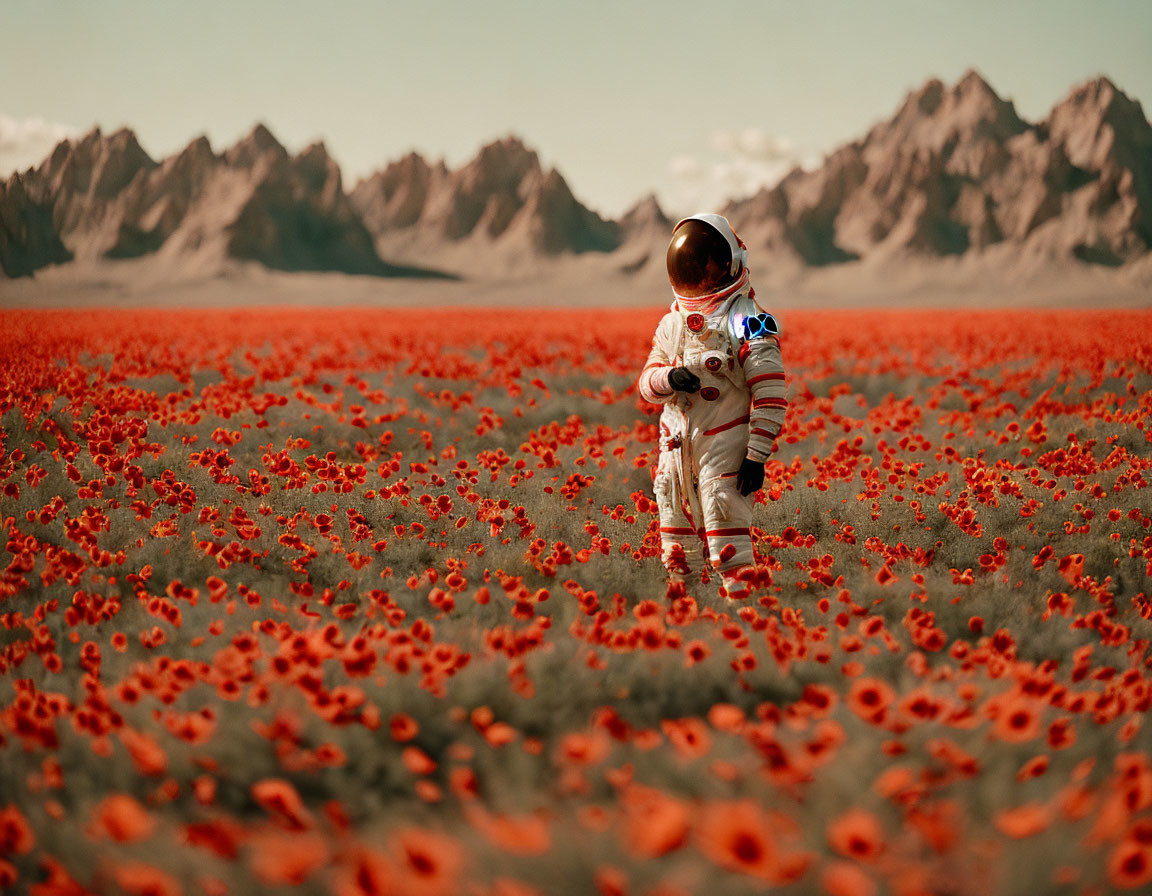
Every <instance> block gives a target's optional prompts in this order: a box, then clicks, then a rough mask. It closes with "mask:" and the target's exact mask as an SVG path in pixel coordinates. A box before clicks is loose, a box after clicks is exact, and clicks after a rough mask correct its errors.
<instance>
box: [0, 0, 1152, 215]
mask: <svg viewBox="0 0 1152 896" xmlns="http://www.w3.org/2000/svg"><path fill="white" fill-rule="evenodd" d="M1150 48H1152V2H1149V0H1097V2H1093V3H1089V2H1087V0H1082V2H1070V0H1027V2H1016V3H1012V2H1004V0H1001V2H992V0H967V2H955V0H951V2H936V0H920V2H914V0H888V2H881V0H875V2H872V3H860V2H836V3H833V2H819V0H814V2H799V0H794V2H761V3H757V2H755V0H744V2H729V0H700V2H695V3H685V2H679V0H663V2H636V3H624V2H619V3H610V2H604V0H584V2H572V3H560V2H548V0H536V2H511V0H484V2H475V0H472V2H467V0H423V2H421V0H411V2H406V3H403V4H400V3H391V2H378V3H370V2H352V0H344V2H330V3H320V2H316V0H311V2H297V0H275V2H273V0H252V2H240V0H233V2H224V0H195V2H181V3H175V2H161V0H153V2H144V0H103V2H101V0H4V3H3V4H2V6H0V85H3V89H2V91H0V161H3V162H11V159H12V158H15V150H14V149H13V147H14V146H15V147H16V149H19V148H20V147H19V145H20V144H21V140H24V138H27V140H29V141H30V140H31V139H32V138H33V137H35V136H36V135H37V134H39V133H40V132H42V131H50V130H51V126H52V125H64V126H67V127H70V128H73V129H79V130H86V129H87V128H88V127H90V126H91V125H93V124H99V125H100V127H101V128H102V129H104V130H105V131H111V130H114V129H115V128H117V127H119V126H121V125H127V126H130V127H132V128H133V129H134V130H135V131H136V133H137V135H138V136H139V138H140V141H141V143H142V144H143V146H144V148H145V149H146V150H148V152H149V153H151V154H152V156H153V157H155V158H160V157H162V156H164V155H167V154H169V153H172V152H174V151H176V150H178V149H180V148H181V147H182V146H184V145H185V144H186V143H187V142H188V141H189V140H190V139H191V138H192V137H194V136H195V135H197V134H199V133H206V134H207V135H208V136H209V138H210V139H211V141H212V144H213V146H214V147H215V148H216V149H217V150H219V149H221V148H222V147H224V146H226V145H228V144H229V143H231V142H233V141H234V140H236V139H237V138H238V137H240V136H241V135H243V134H244V133H246V132H247V131H248V130H250V129H251V127H252V125H253V124H254V123H255V122H256V121H258V120H261V121H264V122H265V123H266V124H268V126H269V127H270V128H271V129H272V131H273V132H274V133H275V134H276V135H277V136H278V137H279V138H280V140H281V141H282V142H283V143H284V144H285V145H286V146H287V147H288V148H289V149H291V150H298V149H301V148H302V147H303V146H304V145H305V144H307V143H308V142H310V141H311V140H313V139H316V138H323V139H324V141H325V143H326V144H327V146H328V148H329V150H330V151H331V152H332V154H333V155H334V156H335V157H336V159H337V160H338V161H339V162H340V163H341V165H342V167H343V169H344V175H345V179H346V180H347V182H348V184H347V185H348V186H349V187H350V186H351V185H352V184H353V183H354V182H355V180H356V179H357V177H359V176H362V175H364V174H366V173H368V172H370V171H371V170H373V169H374V168H376V167H379V166H381V165H383V164H384V163H386V162H387V161H389V160H391V159H394V158H396V157H398V156H399V155H401V154H403V153H404V152H406V151H408V150H410V149H416V150H418V151H419V152H421V153H423V154H424V155H425V156H426V157H429V158H439V157H444V158H445V159H446V160H447V161H448V163H449V164H450V165H455V164H459V163H461V162H463V161H464V160H466V159H467V158H469V157H471V156H472V155H473V154H474V153H475V151H476V150H477V149H478V148H479V147H480V145H481V144H483V143H484V142H487V141H489V140H491V139H494V138H497V137H501V136H504V135H506V134H508V133H515V134H517V135H519V136H520V137H522V138H523V139H524V140H525V141H526V142H527V143H528V144H529V145H530V146H531V147H533V148H534V149H536V150H537V151H538V152H539V153H540V156H541V158H542V160H543V161H544V163H545V164H546V165H554V166H556V167H557V168H558V169H559V170H560V172H561V173H562V174H563V175H564V176H565V178H566V179H567V180H568V182H569V184H570V185H571V187H572V189H573V191H574V192H575V193H576V195H577V196H578V197H579V198H580V199H582V200H583V201H584V202H585V203H587V204H588V205H590V206H591V207H593V208H595V209H596V210H598V211H600V212H601V213H604V214H609V215H616V214H619V213H620V212H621V211H623V210H624V209H625V208H626V207H627V206H629V205H631V204H632V203H633V202H634V201H635V200H636V199H638V198H639V197H640V196H642V195H643V194H645V193H647V192H649V191H656V192H657V195H658V196H659V197H660V198H661V200H662V202H664V203H665V205H666V206H672V208H671V209H670V210H671V211H674V212H675V211H683V212H688V211H696V210H698V209H697V208H696V207H695V206H696V205H697V204H699V203H702V202H718V201H719V199H720V194H721V193H724V192H733V191H735V192H740V191H742V190H747V191H751V189H752V188H753V187H754V186H755V183H756V182H757V181H760V180H763V179H771V178H774V177H778V176H779V175H780V174H781V173H783V170H784V169H785V168H786V167H787V166H788V165H790V164H791V163H793V162H794V161H797V160H804V159H810V160H816V161H818V160H819V158H820V157H821V156H822V155H823V154H824V153H825V152H827V151H830V150H831V149H833V148H835V147H836V146H837V145H839V144H841V143H843V142H845V141H847V140H850V139H853V138H855V137H858V136H860V135H862V134H863V132H864V131H865V130H866V129H867V128H868V127H869V126H870V125H872V124H874V123H875V122H876V121H878V120H880V119H881V118H884V117H886V116H888V115H890V114H891V113H892V112H893V111H894V109H895V108H896V106H897V105H898V104H899V102H900V101H901V99H902V98H903V96H904V95H905V94H906V93H907V92H908V91H909V90H912V89H914V88H916V87H918V86H919V85H920V84H922V83H923V82H924V81H925V80H926V79H927V78H929V77H932V76H936V77H940V78H942V79H943V80H944V81H945V82H948V83H951V82H953V81H955V80H957V79H958V78H959V77H960V76H961V75H962V74H963V72H964V71H965V69H967V68H968V67H970V66H974V67H976V68H977V69H978V70H979V71H980V72H981V73H982V74H983V75H984V76H985V77H986V78H987V79H988V81H989V82H990V83H991V84H992V86H993V87H994V88H995V89H996V90H997V92H998V93H1000V95H1001V96H1004V97H1007V98H1010V99H1012V100H1013V101H1014V102H1015V103H1016V107H1017V110H1018V111H1019V112H1020V114H1021V115H1022V116H1023V117H1024V118H1026V119H1029V120H1035V119H1038V118H1041V117H1043V116H1044V115H1045V114H1046V113H1047V111H1048V110H1049V108H1050V107H1051V106H1052V105H1053V104H1054V103H1056V102H1058V101H1059V100H1060V99H1061V98H1062V97H1064V96H1065V95H1066V94H1067V93H1068V91H1069V90H1070V88H1071V87H1072V86H1073V85H1074V84H1077V83H1079V82H1082V81H1084V80H1086V79H1088V78H1091V77H1094V76H1096V75H1098V74H1106V75H1108V76H1109V77H1110V78H1112V80H1113V81H1115V82H1116V83H1117V84H1118V85H1119V86H1120V88H1121V89H1123V90H1124V91H1125V92H1127V93H1128V94H1129V95H1130V96H1133V97H1135V98H1136V99H1139V100H1141V101H1143V102H1144V104H1145V106H1147V104H1148V103H1149V102H1152V52H1150ZM1146 113H1147V109H1146ZM29 119H42V121H41V122H39V123H36V122H29ZM25 142H27V141H25ZM49 145H50V142H49ZM42 154H43V153H42V152H38V153H37V155H36V158H39V157H40V155H42ZM12 164H16V163H12ZM12 164H9V165H8V167H9V168H10V167H12ZM19 164H27V162H19ZM6 173H7V172H6V171H4V172H0V176H4V175H5V174H6ZM677 205H689V206H693V207H691V208H677V207H676V206H677Z"/></svg>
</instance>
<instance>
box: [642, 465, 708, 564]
mask: <svg viewBox="0 0 1152 896" xmlns="http://www.w3.org/2000/svg"><path fill="white" fill-rule="evenodd" d="M680 456H681V455H680V452H679V450H678V449H676V448H669V449H662V450H661V451H660V461H659V464H658V466H657V468H656V478H655V480H654V481H653V483H652V489H653V491H654V493H655V495H656V505H657V507H658V508H659V510H660V544H661V552H660V558H661V561H662V562H663V564H664V568H665V569H667V570H668V579H669V581H673V582H684V583H685V584H696V583H699V582H700V580H701V574H702V571H703V569H704V559H705V558H704V544H703V542H702V541H701V540H700V536H699V533H698V531H697V529H696V527H695V525H694V524H693V520H692V518H691V517H690V516H689V513H690V510H689V506H690V505H689V502H688V499H687V495H685V494H684V484H683V481H682V476H681V471H680V469H679V461H680Z"/></svg>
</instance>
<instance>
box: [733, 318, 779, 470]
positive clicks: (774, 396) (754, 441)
mask: <svg viewBox="0 0 1152 896" xmlns="http://www.w3.org/2000/svg"><path fill="white" fill-rule="evenodd" d="M742 348H743V351H742V352H741V357H742V359H743V364H744V382H745V383H746V384H747V386H748V391H749V392H750V393H751V396H752V408H751V411H750V412H749V420H748V453H747V457H748V459H749V460H754V461H760V462H763V461H766V460H768V455H769V454H770V453H771V451H772V444H773V443H774V442H775V441H776V437H777V436H778V435H780V430H781V429H782V428H783V426H784V412H785V410H787V408H788V399H787V398H785V397H784V362H783V360H782V359H781V357H780V340H779V338H778V337H777V336H768V337H765V338H762V339H752V340H749V341H748V342H746V343H744V346H742Z"/></svg>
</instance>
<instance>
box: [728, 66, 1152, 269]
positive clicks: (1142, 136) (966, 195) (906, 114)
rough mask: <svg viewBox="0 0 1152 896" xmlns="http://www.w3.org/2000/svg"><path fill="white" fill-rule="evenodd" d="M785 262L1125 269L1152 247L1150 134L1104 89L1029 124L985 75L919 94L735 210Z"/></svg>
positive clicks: (745, 230) (1083, 91) (750, 235)
mask: <svg viewBox="0 0 1152 896" xmlns="http://www.w3.org/2000/svg"><path fill="white" fill-rule="evenodd" d="M724 214H726V215H727V216H728V217H729V219H730V220H731V221H732V222H733V225H734V226H735V227H736V228H737V230H738V231H739V232H740V233H741V236H742V237H743V238H744V239H745V240H746V241H748V242H749V245H750V246H754V247H755V248H758V249H762V250H767V251H768V252H769V253H770V254H771V255H772V256H773V257H774V258H775V260H776V261H777V262H778V263H781V262H782V263H784V264H792V265H796V266H809V267H812V266H825V265H834V264H838V263H841V262H845V261H850V260H853V259H866V258H870V257H871V258H877V259H882V260H885V261H897V260H900V259H902V258H905V259H906V258H908V257H909V256H919V257H947V256H961V255H965V254H966V253H971V252H979V251H981V250H985V249H989V248H991V247H995V246H1010V247H1012V249H1013V252H1015V253H1019V254H1024V255H1042V256H1044V257H1048V258H1056V259H1059V258H1064V259H1069V258H1075V259H1079V260H1081V261H1084V262H1088V263H1092V264H1100V265H1106V266H1119V265H1122V264H1125V263H1126V262H1131V261H1134V260H1137V259H1139V258H1141V257H1143V256H1146V255H1147V253H1148V252H1149V250H1150V249H1152V126H1150V125H1149V123H1148V121H1147V119H1146V118H1145V116H1144V113H1143V110H1142V109H1141V107H1140V104H1139V103H1138V102H1136V101H1134V100H1132V99H1130V98H1129V97H1128V96H1126V95H1125V94H1124V93H1123V91H1121V90H1120V89H1119V88H1117V87H1116V86H1115V85H1114V84H1113V83H1112V82H1111V81H1109V80H1108V79H1106V78H1099V79H1097V80H1095V81H1091V82H1089V83H1087V84H1083V85H1081V86H1079V87H1077V88H1076V89H1075V90H1073V91H1072V93H1071V94H1070V95H1069V96H1068V97H1067V98H1065V99H1064V100H1063V101H1062V102H1060V103H1059V104H1058V105H1056V106H1055V107H1054V108H1053V109H1052V111H1051V112H1050V113H1049V115H1048V117H1047V118H1046V119H1045V120H1043V121H1041V122H1038V123H1036V124H1029V123H1028V122H1025V121H1024V120H1022V119H1021V118H1020V117H1019V115H1017V113H1016V110H1015V108H1014V107H1013V105H1012V103H1011V102H1008V101H1006V100H1003V99H1001V98H1000V97H999V96H997V94H996V92H995V91H994V90H993V89H992V88H991V87H990V86H989V85H988V84H987V82H985V81H984V79H983V78H981V77H980V75H979V74H977V73H976V72H975V71H969V72H968V73H967V74H966V75H965V76H964V77H963V78H962V79H961V80H960V81H958V82H957V83H956V84H954V85H952V86H951V87H946V86H945V85H944V84H942V83H941V82H940V81H938V80H932V81H929V82H928V83H926V84H925V85H924V86H923V87H921V88H920V89H919V90H917V91H915V92H913V93H912V94H910V95H909V96H908V97H907V99H906V100H905V101H904V103H903V104H902V105H901V106H900V108H899V109H898V110H897V112H896V114H895V115H894V116H893V117H892V118H890V119H888V120H887V121H884V122H881V123H880V124H878V125H876V126H875V127H874V128H872V130H870V131H869V132H868V134H867V135H865V136H864V137H863V138H862V139H861V140H857V141H855V142H853V143H850V144H848V145H846V146H843V147H841V148H840V149H837V150H836V151H835V152H833V153H831V154H830V155H829V156H828V157H827V158H826V159H825V160H824V163H823V165H821V166H820V167H819V168H817V169H816V170H814V171H802V170H794V171H792V172H791V173H789V174H788V175H787V176H786V177H785V178H784V179H783V180H782V181H780V183H778V184H777V185H775V186H774V187H771V188H768V189H763V190H761V191H759V192H758V193H757V194H756V195H754V196H751V197H749V198H746V199H742V200H738V201H734V202H731V203H729V205H728V206H727V207H726V208H725V210H724Z"/></svg>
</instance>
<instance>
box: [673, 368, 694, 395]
mask: <svg viewBox="0 0 1152 896" xmlns="http://www.w3.org/2000/svg"><path fill="white" fill-rule="evenodd" d="M668 382H669V384H670V385H671V386H672V388H673V389H675V390H676V391H677V392H697V391H699V389H700V377H698V376H696V374H694V373H693V372H692V371H691V370H689V369H688V368H687V367H673V368H672V372H671V373H670V374H668Z"/></svg>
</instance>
